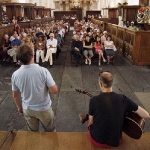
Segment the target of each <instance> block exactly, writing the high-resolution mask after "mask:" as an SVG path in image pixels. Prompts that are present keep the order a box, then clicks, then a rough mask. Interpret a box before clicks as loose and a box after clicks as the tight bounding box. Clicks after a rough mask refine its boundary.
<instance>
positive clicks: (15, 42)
mask: <svg viewBox="0 0 150 150" xmlns="http://www.w3.org/2000/svg"><path fill="white" fill-rule="evenodd" d="M14 38H15V39H14V40H13V41H12V42H11V47H12V49H10V50H8V51H7V52H8V55H10V56H11V57H13V62H14V63H16V62H17V58H16V51H17V48H18V46H20V45H21V41H20V40H19V39H18V34H14Z"/></svg>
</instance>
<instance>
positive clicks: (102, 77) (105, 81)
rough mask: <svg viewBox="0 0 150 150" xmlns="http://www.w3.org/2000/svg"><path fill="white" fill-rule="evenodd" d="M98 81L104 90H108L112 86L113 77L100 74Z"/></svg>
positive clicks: (106, 73)
mask: <svg viewBox="0 0 150 150" xmlns="http://www.w3.org/2000/svg"><path fill="white" fill-rule="evenodd" d="M99 81H100V82H101V83H102V84H103V86H104V87H105V88H110V87H111V86H112V84H113V75H112V74H111V73H110V72H107V71H105V72H100V73H99Z"/></svg>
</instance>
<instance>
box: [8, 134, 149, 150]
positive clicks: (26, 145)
mask: <svg viewBox="0 0 150 150" xmlns="http://www.w3.org/2000/svg"><path fill="white" fill-rule="evenodd" d="M149 138H150V133H143V135H142V137H141V138H140V139H139V140H135V139H132V138H130V137H128V136H127V135H125V134H124V133H123V143H122V144H120V146H119V147H117V148H113V149H115V150H134V149H135V148H136V149H139V150H149V149H150V142H149ZM49 149H52V150H105V149H103V148H97V147H95V146H93V145H92V144H91V143H90V140H89V137H88V133H86V132H51V133H50V132H49V133H48V132H27V131H18V133H17V136H16V138H15V140H14V142H13V144H12V146H11V148H10V150H49Z"/></svg>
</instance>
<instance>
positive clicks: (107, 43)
mask: <svg viewBox="0 0 150 150" xmlns="http://www.w3.org/2000/svg"><path fill="white" fill-rule="evenodd" d="M114 46H115V45H114V42H113V41H112V40H111V36H110V35H108V36H107V39H106V41H105V42H104V47H105V52H106V56H107V64H109V63H110V59H112V58H113V57H114V56H115V51H114V50H113V48H114Z"/></svg>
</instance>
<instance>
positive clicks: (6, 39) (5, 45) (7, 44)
mask: <svg viewBox="0 0 150 150" xmlns="http://www.w3.org/2000/svg"><path fill="white" fill-rule="evenodd" d="M10 48H11V42H10V40H9V36H8V35H7V34H5V35H4V42H3V45H2V51H0V59H1V60H2V62H4V61H6V60H7V58H8V54H7V51H8V50H9V49H10Z"/></svg>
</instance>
